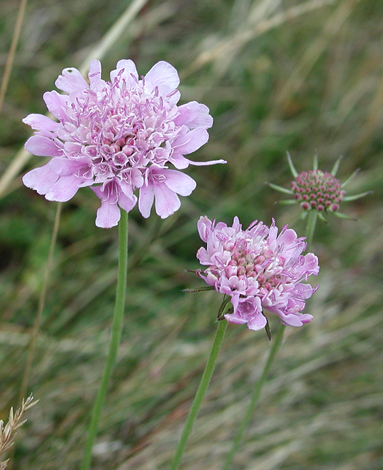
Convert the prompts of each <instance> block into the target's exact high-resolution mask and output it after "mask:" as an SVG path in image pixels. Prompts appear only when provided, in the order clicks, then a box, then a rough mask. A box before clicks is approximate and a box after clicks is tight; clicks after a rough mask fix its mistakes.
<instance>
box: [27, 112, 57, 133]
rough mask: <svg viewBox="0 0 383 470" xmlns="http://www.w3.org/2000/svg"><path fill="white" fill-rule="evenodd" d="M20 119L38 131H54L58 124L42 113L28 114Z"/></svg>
mask: <svg viewBox="0 0 383 470" xmlns="http://www.w3.org/2000/svg"><path fill="white" fill-rule="evenodd" d="M22 121H23V123H24V124H27V125H28V126H31V127H32V129H37V130H39V131H54V130H56V128H57V126H58V125H59V123H58V122H55V121H52V119H50V118H49V117H48V116H43V115H42V114H29V115H28V116H27V117H26V118H24V119H23V120H22Z"/></svg>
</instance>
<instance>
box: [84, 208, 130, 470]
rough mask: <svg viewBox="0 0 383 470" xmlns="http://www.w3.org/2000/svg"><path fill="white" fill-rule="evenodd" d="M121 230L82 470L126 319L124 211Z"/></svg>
mask: <svg viewBox="0 0 383 470" xmlns="http://www.w3.org/2000/svg"><path fill="white" fill-rule="evenodd" d="M118 229H119V242H118V244H119V258H118V278H117V290H116V302H115V306H114V315H113V324H112V332H111V339H110V344H109V353H108V357H107V360H106V364H105V368H104V372H103V375H102V378H101V383H100V388H99V389H98V393H97V397H96V400H95V402H94V405H93V410H92V417H91V422H90V425H89V430H88V438H87V441H86V444H85V452H84V457H83V460H82V464H81V470H88V469H89V468H90V463H91V460H92V448H93V443H94V440H95V437H96V434H97V427H98V422H99V419H100V415H101V411H102V408H103V404H104V401H105V395H106V391H107V388H108V381H109V378H110V375H111V373H112V371H113V367H114V364H115V362H116V357H117V351H118V346H119V344H120V339H121V331H122V323H123V317H124V307H125V297H126V279H127V265H128V214H127V213H126V212H125V211H124V210H122V211H121V220H120V223H119V226H118Z"/></svg>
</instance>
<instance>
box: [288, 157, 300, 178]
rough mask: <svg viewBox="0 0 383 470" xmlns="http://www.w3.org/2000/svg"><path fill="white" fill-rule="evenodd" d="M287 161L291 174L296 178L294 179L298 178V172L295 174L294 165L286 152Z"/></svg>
mask: <svg viewBox="0 0 383 470" xmlns="http://www.w3.org/2000/svg"><path fill="white" fill-rule="evenodd" d="M287 161H288V163H289V167H290V171H291V174H292V175H293V176H294V178H296V177H297V176H298V172H297V170H296V169H295V166H294V163H293V161H292V160H291V157H290V154H289V152H287Z"/></svg>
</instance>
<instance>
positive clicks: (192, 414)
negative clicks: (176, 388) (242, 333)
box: [170, 320, 227, 470]
mask: <svg viewBox="0 0 383 470" xmlns="http://www.w3.org/2000/svg"><path fill="white" fill-rule="evenodd" d="M226 328H227V321H226V320H222V321H219V322H218V328H217V332H216V334H215V338H214V343H213V346H212V348H211V352H210V356H209V359H208V361H207V364H206V367H205V371H204V373H203V376H202V379H201V382H200V384H199V387H198V390H197V393H196V396H195V398H194V402H193V404H192V407H191V409H190V411H189V416H188V418H187V420H186V423H185V427H184V430H183V431H182V434H181V438H180V440H179V442H178V446H177V450H176V453H175V455H174V458H173V461H172V463H171V465H170V470H177V469H178V466H179V464H180V462H181V458H182V454H183V453H184V450H185V447H186V443H187V441H188V439H189V437H190V434H191V432H192V429H193V425H194V422H195V420H196V418H197V414H198V411H199V409H200V407H201V404H202V401H203V398H204V396H205V394H206V391H207V389H208V387H209V383H210V379H211V376H212V375H213V371H214V367H215V363H216V361H217V357H218V353H219V350H220V348H221V345H222V342H223V338H224V336H225V332H226Z"/></svg>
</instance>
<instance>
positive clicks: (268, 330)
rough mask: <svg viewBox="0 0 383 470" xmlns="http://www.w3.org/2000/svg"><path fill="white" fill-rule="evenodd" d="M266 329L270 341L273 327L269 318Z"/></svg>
mask: <svg viewBox="0 0 383 470" xmlns="http://www.w3.org/2000/svg"><path fill="white" fill-rule="evenodd" d="M265 331H266V334H267V337H268V338H269V341H271V329H270V325H269V320H268V319H267V318H266V325H265Z"/></svg>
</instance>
